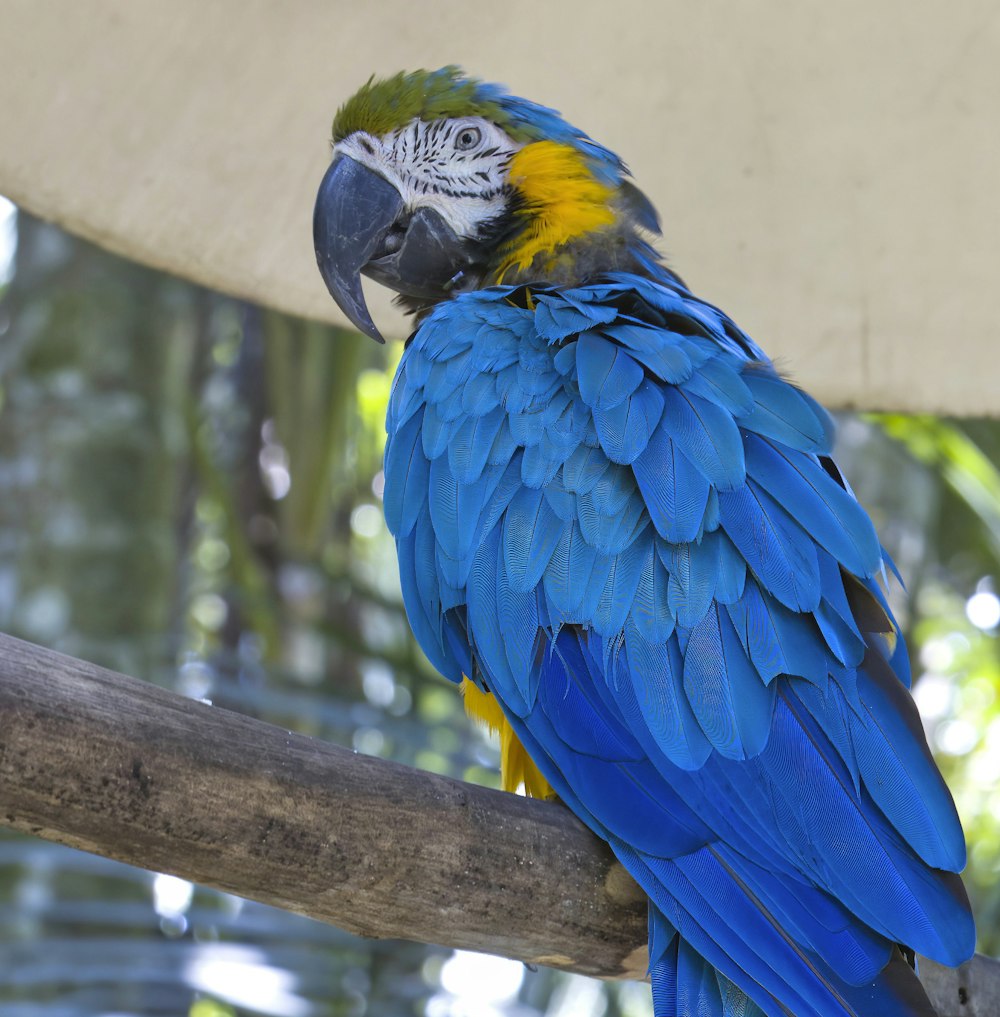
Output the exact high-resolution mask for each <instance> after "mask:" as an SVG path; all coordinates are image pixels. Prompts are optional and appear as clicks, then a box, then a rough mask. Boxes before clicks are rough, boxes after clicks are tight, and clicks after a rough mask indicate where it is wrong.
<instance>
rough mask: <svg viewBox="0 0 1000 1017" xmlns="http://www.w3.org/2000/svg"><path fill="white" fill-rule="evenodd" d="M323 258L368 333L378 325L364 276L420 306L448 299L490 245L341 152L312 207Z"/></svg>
mask: <svg viewBox="0 0 1000 1017" xmlns="http://www.w3.org/2000/svg"><path fill="white" fill-rule="evenodd" d="M313 241H314V243H315V245H316V261H317V262H318V264H319V270H320V273H321V274H322V276H323V279H324V281H325V282H326V286H327V289H328V290H329V291H330V293H331V294H332V296H333V299H334V300H336V301H337V304H338V306H339V307H340V309H341V310H342V311H343V312H344V314H346V315H347V317H348V318H349V319H350V320H351V322H353V324H354V325H355V326H356V327H357V328H359V329H360V330H361V331H362V332H364V333H365V335H369V336H371V337H372V339H376V340H378V341H379V342H384V341H385V340H384V339H383V338H382V336H381V334H380V333H379V330H378V329H377V328H376V327H375V323H374V322H373V321H372V317H371V315H370V314H369V313H368V307H367V305H366V304H365V297H364V293H363V292H362V290H361V274H362V273H364V274H365V275H367V276H369V277H370V278H372V279H375V280H376V281H377V282H380V283H382V284H383V285H384V286H388V287H390V288H391V289H394V290H395V291H396V292H397V293H401V294H403V295H404V296H406V297H410V298H412V299H413V300H414V301H416V302H418V303H421V304H431V303H434V302H436V301H438V300H443V299H445V298H446V297H447V296H448V295H449V294H451V293H452V292H453V291H454V289H455V287H456V286H458V285H459V284H460V282H461V280H462V279H463V278H464V277H465V276H466V275H467V274H468V273H470V272H475V271H477V270H478V269H481V266H482V263H483V257H484V250H485V248H484V247H483V245H482V244H481V243H476V242H474V241H470V240H468V239H463V238H461V237H459V236H458V235H457V234H456V233H455V231H454V230H453V229H452V228H451V227H450V226H449V225H448V223H447V222H446V221H445V220H444V219H443V218H442V217H441V215H439V214H438V213H437V212H436V211H434V210H433V209H430V208H426V207H424V208H418V209H416V210H415V211H413V212H412V213H411V212H410V211H409V210H407V209H406V208H404V204H403V199H402V198H401V197H400V195H399V192H398V191H397V190H396V188H395V186H394V185H393V184H391V183H389V181H388V180H386V179H385V177H383V176H381V175H380V174H378V173H376V172H375V170H372V169H369V168H368V167H367V166H364V165H362V164H361V163H359V162H356V161H355V160H354V159H351V158H350V157H349V156H346V155H338V156H336V157H335V158H334V160H333V162H332V163H331V164H330V168H329V169H328V170H327V171H326V176H324V177H323V182H322V183H321V184H320V185H319V194H318V195H317V196H316V208H315V210H314V211H313Z"/></svg>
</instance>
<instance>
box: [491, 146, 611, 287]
mask: <svg viewBox="0 0 1000 1017" xmlns="http://www.w3.org/2000/svg"><path fill="white" fill-rule="evenodd" d="M509 179H510V182H511V183H512V184H513V185H514V187H515V188H517V191H518V193H519V195H520V196H521V200H522V202H523V207H522V208H521V209H520V211H519V212H518V214H519V215H520V216H523V217H524V219H525V220H526V225H525V228H524V230H523V231H522V232H521V233H520V234H518V236H517V239H516V240H515V241H514V242H513V244H512V246H511V247H510V249H509V250H507V251H505V252H504V259H503V262H502V263H501V266H500V269H499V272H498V274H497V277H498V279H499V280H502V279H503V277H504V276H505V275H506V274H507V273H508V272H510V271H512V270H516V271H519V272H522V271H524V270H525V269H527V268H528V267H529V266H530V265H531V263H532V262H533V261H534V260H535V258H537V257H538V256H539V255H546V254H554V252H555V251H557V250H558V248H560V247H562V246H563V244H566V243H567V242H569V241H570V240H575V239H576V238H577V237H581V236H583V235H584V234H587V233H592V232H593V231H594V230H598V229H601V228H602V227H604V226H610V225H611V224H612V223H613V222H614V220H615V215H614V211H613V210H612V208H611V200H612V198H613V197H614V195H615V189H614V188H612V187H608V186H607V185H606V184H602V183H601V182H600V181H599V180H596V179H595V178H594V175H593V173H591V171H590V170H589V168H588V167H587V164H586V162H585V160H584V158H583V156H582V155H581V154H580V153H579V152H578V151H577V150H576V149H575V148H573V147H572V146H570V145H560V144H558V143H557V142H555V141H536V142H534V143H533V144H531V145H525V147H524V148H522V149H521V150H520V151H519V152H517V153H516V154H515V156H514V157H513V159H512V160H511V163H510V176H509Z"/></svg>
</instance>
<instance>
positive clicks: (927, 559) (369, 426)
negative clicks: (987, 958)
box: [0, 216, 1000, 1017]
mask: <svg viewBox="0 0 1000 1017" xmlns="http://www.w3.org/2000/svg"><path fill="white" fill-rule="evenodd" d="M0 269H2V266H0ZM0 278H2V271H0ZM399 353H400V349H399V346H398V344H396V345H391V346H389V347H388V348H385V347H378V346H376V345H375V344H373V343H369V342H367V341H364V340H362V339H361V338H360V337H358V336H356V335H350V334H345V333H338V332H336V331H334V330H332V329H330V328H327V327H324V326H320V325H317V324H315V323H309V322H304V321H299V320H296V319H292V318H289V317H286V316H282V315H279V314H276V313H274V312H270V311H264V310H262V309H259V308H255V307H252V306H249V305H246V304H242V303H239V302H236V301H234V300H231V299H228V298H226V297H222V296H220V295H218V294H213V293H209V292H206V291H204V290H200V289H198V288H196V287H193V286H190V285H188V284H185V283H182V282H180V281H178V280H176V279H173V278H170V277H168V276H164V275H162V274H158V273H155V272H152V271H150V270H147V269H144V268H141V267H139V266H137V265H134V264H130V263H128V262H125V261H122V260H120V259H117V258H114V257H112V256H110V255H108V254H105V253H103V252H101V251H98V250H96V249H95V248H92V247H90V246H89V245H87V244H84V243H82V242H80V241H77V240H75V239H73V238H71V237H68V236H66V235H65V234H63V233H61V232H59V231H58V230H56V229H54V228H52V227H50V226H47V225H44V224H42V223H39V222H37V221H35V220H32V219H31V218H29V217H27V216H21V217H20V218H19V241H18V245H17V248H16V258H15V262H14V266H13V272H12V273H11V274H10V276H9V281H8V282H7V284H6V286H5V288H4V290H3V292H2V298H0V482H2V484H3V490H4V494H5V497H4V498H3V499H2V500H0V629H2V630H3V631H6V632H10V633H13V634H15V635H19V636H22V637H24V638H27V639H32V640H34V641H36V642H39V643H42V644H44V645H47V646H51V647H54V648H57V649H60V650H63V651H65V652H68V653H71V654H74V655H77V656H81V657H85V658H87V659H89V660H93V661H96V662H98V663H101V664H104V665H106V666H109V667H113V668H116V669H118V670H121V671H124V672H126V673H130V674H134V675H138V676H141V677H144V678H147V679H149V680H152V681H156V682H159V683H161V684H163V685H166V686H169V687H172V688H174V689H176V690H177V691H179V692H181V693H183V694H185V695H189V696H194V697H199V698H206V699H210V700H211V701H213V702H215V703H218V704H220V705H224V706H226V707H228V708H231V709H236V710H240V711H242V712H246V713H252V714H255V715H258V716H262V717H264V718H266V719H268V720H270V721H272V722H275V723H279V724H283V725H286V726H288V727H292V728H295V729H297V730H300V731H304V732H307V733H310V734H313V735H316V736H318V737H322V738H326V739H330V740H333V741H336V742H339V743H341V744H344V745H348V746H352V747H354V748H356V749H357V750H358V751H362V752H367V753H373V754H377V755H381V756H385V757H388V758H392V759H396V760H400V761H402V762H406V763H410V764H413V765H417V766H420V767H423V768H425V769H430V770H435V771H438V772H442V773H449V774H453V775H456V776H461V777H464V778H465V779H468V780H473V781H477V782H479V783H487V784H492V785H495V784H496V783H497V775H496V762H497V752H496V748H495V746H494V745H492V744H491V743H490V742H488V741H487V740H485V739H484V738H483V737H482V735H481V734H480V733H479V732H477V731H474V730H472V729H471V728H470V727H469V725H468V724H467V722H466V720H465V718H464V716H463V713H462V708H461V704H460V701H459V697H458V696H457V695H456V694H455V690H454V689H453V688H452V687H451V686H450V685H448V684H447V683H445V682H444V681H442V680H440V679H439V678H438V677H437V676H436V675H435V674H434V673H433V671H432V669H431V667H430V666H429V664H428V663H427V661H426V660H425V658H424V657H423V655H422V654H421V653H420V651H419V650H418V649H417V647H416V646H415V644H414V643H413V640H412V638H411V636H410V633H409V629H408V627H407V625H406V620H405V617H404V614H403V611H402V608H401V605H400V595H399V586H398V580H397V575H396V566H395V557H394V551H393V548H392V544H391V540H390V539H389V538H388V535H387V534H386V531H385V527H384V524H383V522H382V513H381V502H380V495H381V486H380V485H381V472H380V464H381V454H382V446H383V419H384V413H385V405H386V400H387V398H388V393H389V385H390V379H391V373H392V369H393V367H394V365H395V360H396V358H397V357H398V356H399ZM842 424H843V427H842V432H843V442H842V448H841V458H842V461H844V463H845V465H846V469H847V472H848V475H849V476H851V477H852V478H853V479H854V480H855V483H856V487H857V489H858V492H859V494H860V496H861V497H862V500H863V501H865V503H866V504H867V505H868V507H869V508H870V509H871V510H872V512H873V515H874V516H875V518H876V521H877V523H878V525H879V527H880V530H881V532H882V534H883V539H884V540H885V542H886V545H887V547H888V549H889V550H890V552H891V553H892V554H893V556H894V558H895V559H896V560H897V562H898V563H899V565H900V568H901V571H902V572H903V573H904V575H905V576H906V578H907V582H908V584H909V585H910V589H911V594H912V597H911V600H910V604H911V606H912V610H910V611H906V612H904V613H903V614H902V617H904V618H906V619H907V629H908V634H909V636H910V639H911V646H912V648H913V650H914V659H915V668H914V671H915V675H916V676H917V677H918V679H919V680H918V682H917V687H916V688H917V696H918V701H919V702H920V704H921V707H922V709H923V710H924V714H925V719H926V721H927V723H928V726H929V730H930V734H931V737H932V741H933V742H934V744H935V747H936V748H937V749H938V750H939V752H940V759H941V762H942V765H943V767H944V768H945V771H946V773H947V774H948V776H949V779H950V780H951V782H952V786H953V787H954V788H955V789H956V791H957V798H958V801H959V805H960V808H961V810H962V814H963V818H964V820H965V823H966V829H967V831H968V833H969V837H970V842H971V844H972V851H971V865H970V870H969V884H970V890H971V891H972V893H973V895H974V897H975V903H976V909H977V912H978V914H979V918H980V923H981V931H982V947H983V948H984V949H987V950H993V951H996V950H998V949H1000V936H998V931H997V930H998V927H1000V915H998V911H1000V892H998V890H997V884H998V880H997V864H998V862H997V860H998V858H1000V827H998V823H997V818H996V791H995V789H996V785H997V781H998V778H1000V772H998V767H1000V705H998V696H997V689H998V688H1000V674H998V668H1000V657H998V654H997V642H996V638H995V632H996V629H997V625H996V623H995V622H994V623H993V624H992V625H984V624H983V623H984V621H985V622H988V621H990V616H989V614H988V611H989V609H990V603H991V602H990V601H989V597H990V596H991V595H992V585H991V584H992V578H991V577H993V576H995V575H997V574H998V570H1000V477H998V473H997V470H996V467H995V466H994V463H995V462H996V458H997V455H996V454H997V451H998V449H1000V429H998V428H997V427H996V425H994V424H992V423H988V422H967V423H965V424H958V423H955V422H943V421H938V420H932V419H927V418H919V419H914V418H904V417H882V418H878V419H867V420H864V421H862V420H859V419H857V418H847V419H845V420H844V421H843V422H842ZM974 596H979V597H980V600H979V601H978V604H979V609H978V613H977V612H976V611H972V610H967V609H969V606H970V604H971V603H972V602H971V601H970V598H971V597H974ZM984 598H985V599H984ZM994 600H995V598H994ZM998 603H1000V602H998ZM984 611H986V612H987V613H986V614H984ZM998 620H1000V618H998ZM922 690H923V691H922ZM956 725H957V726H956ZM0 952H2V953H3V955H4V957H5V958H6V959H8V963H6V964H5V965H3V970H2V974H0V1012H2V1013H3V1014H4V1015H5V1017H41V1015H45V1017H62V1015H66V1017H70V1015H73V1017H79V1015H89V1014H94V1015H97V1014H110V1013H114V1014H116V1015H123V1014H129V1015H132V1014H134V1015H144V1017H145V1015H154V1014H156V1015H158V1014H163V1015H170V1017H176V1015H184V1014H187V1015H189V1017H242V1015H250V1014H266V1015H274V1017H282V1015H288V1017H312V1015H316V1017H321V1015H322V1017H325V1015H351V1017H361V1015H363V1014H365V1013H370V1014H378V1015H379V1017H384V1015H389V1017H391V1015H394V1014H416V1013H427V1014H428V1015H429V1017H462V1015H465V1017H490V1015H493V1014H496V1013H499V1012H501V1010H502V1011H503V1012H505V1013H507V1014H511V1015H514V1017H535V1015H539V1014H551V1015H554V1017H569V1015H571V1014H572V1015H573V1017H602V1015H607V1017H617V1015H628V1017H640V1015H645V1014H648V1013H649V1009H650V1007H649V1000H648V992H647V990H646V989H645V988H644V987H642V986H630V985H619V986H607V985H603V984H601V983H597V982H593V981H590V980H587V979H577V978H569V977H566V976H562V975H557V974H555V973H553V972H549V971H538V972H527V973H523V972H522V971H521V969H519V968H516V966H515V967H514V968H512V967H511V966H510V965H509V964H508V965H507V966H506V967H503V966H502V964H501V967H500V968H496V969H488V968H486V967H482V966H480V967H476V965H475V962H473V961H471V960H469V959H468V958H462V957H459V958H458V959H455V958H452V957H450V955H449V952H448V951H444V950H441V949H439V948H435V947H430V946H423V945H418V944H404V943H381V942H380V943H376V942H369V941H365V940H360V939H357V938H355V937H351V936H349V935H347V934H346V933H342V932H340V931H339V930H336V929H332V928H329V927H327V926H323V925H319V924H317V923H314V922H309V921H307V920H305V919H301V918H298V917H296V916H294V915H290V914H286V913H284V912H280V911H276V910H273V909H269V908H265V907H263V906H260V905H256V904H253V903H249V902H244V901H239V900H237V899H235V898H232V897H229V896H227V895H225V894H219V893H215V892H210V891H207V890H203V889H200V888H192V887H191V886H190V885H189V884H185V883H183V882H182V881H178V880H173V879H172V877H162V876H156V875H155V874H150V873H145V872H141V871H139V870H135V869H130V868H128V867H126V866H121V865H117V864H115V863H112V862H108V861H106V860H104V859H99V858H95V857H91V856H87V855H83V854H80V853H79V852H74V851H71V850H69V849H65V848H61V847H58V846H56V845H51V844H45V843H42V842H39V841H32V840H30V839H28V838H22V837H15V836H14V835H11V834H6V835H3V834H2V833H0ZM490 971H492V974H490V973H489V972H490ZM522 976H523V977H522ZM491 979H492V980H491ZM505 980H506V981H505ZM469 985H471V986H472V988H471V989H468V988H467V987H468V986H469ZM491 985H492V986H493V989H490V986H491ZM463 986H465V987H466V988H463ZM505 993H506V994H505Z"/></svg>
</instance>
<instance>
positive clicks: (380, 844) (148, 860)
mask: <svg viewBox="0 0 1000 1017" xmlns="http://www.w3.org/2000/svg"><path fill="white" fill-rule="evenodd" d="M0 822H3V823H5V824H6V825H8V826H10V827H13V828H14V829H17V830H22V831H24V832H27V833H31V834H34V835H36V836H39V837H44V838H46V839H48V840H53V841H57V842H59V843H62V844H68V845H70V846H72V847H77V848H82V849H84V850H86V851H92V852H95V853H97V854H101V855H105V856H107V857H109V858H116V859H119V860H120V861H124V862H129V863H131V864H133V865H139V866H142V867H144V868H147V869H153V870H156V871H162V872H171V873H175V874H176V875H179V876H183V877H184V878H186V879H191V880H193V881H195V882H198V883H201V884H204V885H206V886H213V887H217V888H219V889H222V890H226V891H229V892H230V893H235V894H238V895H239V896H242V897H250V898H253V899H254V900H259V901H263V902H264V903H267V904H273V905H277V906H278V907H282V908H286V909H288V910H291V911H295V912H298V913H299V914H304V915H308V916H309V917H311V918H317V919H320V920H321V921H327V922H332V923H333V924H335V925H338V926H340V927H341V928H344V929H347V930H349V931H351V932H354V933H358V934H359V935H363V936H375V937H396V938H404V939H413V940H420V941H424V942H433V943H440V944H442V945H445V946H452V947H460V948H464V949H472V950H483V951H487V952H490V953H497V954H502V955H503V956H506V957H512V958H515V959H517V960H523V961H527V962H530V963H535V964H547V965H550V966H553V967H558V968H564V969H566V970H571V971H578V972H582V973H584V974H589V975H597V976H599V977H605V978H621V977H628V978H641V977H643V976H644V974H645V962H646V956H645V953H646V951H645V935H646V915H645V910H646V909H645V898H644V896H643V894H642V893H641V891H640V890H639V889H638V887H637V886H636V885H635V883H633V882H632V880H631V878H630V877H629V876H628V874H627V873H626V872H625V870H624V869H623V868H622V866H621V865H620V864H618V862H616V861H615V860H614V858H613V857H612V855H611V853H610V852H609V850H608V849H607V847H606V846H605V845H604V844H603V843H602V842H601V841H599V840H598V839H597V838H595V837H594V836H593V835H592V834H591V833H590V832H589V831H588V830H587V829H586V828H585V827H584V826H583V825H582V824H581V823H579V822H578V821H577V820H576V819H575V818H574V817H573V816H572V815H571V814H570V813H569V812H568V811H567V810H566V809H565V808H564V807H563V806H561V805H559V804H556V803H552V802H540V801H532V800H528V799H524V798H519V797H517V796H515V795H509V794H503V793H501V792H498V791H492V790H489V789H486V788H481V787H476V786H474V785H470V784H464V783H462V782H461V781H456V780H451V779H449V778H446V777H440V776H437V775H435V774H429V773H422V772H419V771H415V770H412V769H410V768H408V767H404V766H400V765H398V764H395V763H390V762H386V761H385V760H380V759H374V758H371V757H368V756H360V755H357V754H355V753H353V752H349V751H347V750H346V749H342V748H338V747H337V746H334V745H329V744H326V743H324V742H321V741H317V740H316V739H313V738H307V737H305V736H303V735H299V734H295V733H293V732H289V731H285V730H283V729H281V728H278V727H274V726H273V725H271V724H265V723H262V722H260V721H257V720H253V719H251V718H248V717H244V716H241V715H239V714H235V713H231V712H229V711H227V710H222V709H219V708H216V707H212V706H208V705H206V704H204V703H200V702H196V701H194V700H190V699H185V698H183V697H181V696H178V695H175V694H174V693H172V692H168V691H166V690H164V689H161V688H159V687H157V686H154V685H150V684H148V683H146V682H141V681H137V680H136V679H133V678H128V677H126V676H124V675H119V674H115V673H114V672H111V671H107V670H105V669H103V668H99V667H96V666H94V665H93V664H88V663H86V662H84V661H81V660H76V659H74V658H71V657H66V656H63V655H61V654H58V653H54V652H52V651H50V650H46V649H42V648H41V647H37V646H33V645H32V644H30V643H25V642H21V641H20V640H17V639H13V638H12V637H10V636H6V635H2V634H0ZM921 970H922V978H923V980H924V983H925V985H927V987H928V989H929V991H930V993H931V996H932V998H933V999H934V1001H935V1003H936V1004H937V1006H938V1008H939V1010H940V1011H941V1014H942V1017H953V1015H954V1017H958V1015H962V1017H980V1015H982V1017H986V1015H988V1014H995V1013H996V1012H998V1011H1000V963H998V962H997V961H992V960H989V959H987V958H984V957H977V958H975V960H973V961H972V962H970V963H969V964H967V965H964V966H963V967H962V968H960V969H958V970H957V971H952V970H950V969H947V968H941V967H939V966H937V965H933V964H931V963H930V962H924V963H923V965H922V969H921Z"/></svg>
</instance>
